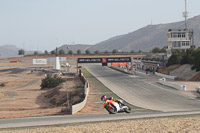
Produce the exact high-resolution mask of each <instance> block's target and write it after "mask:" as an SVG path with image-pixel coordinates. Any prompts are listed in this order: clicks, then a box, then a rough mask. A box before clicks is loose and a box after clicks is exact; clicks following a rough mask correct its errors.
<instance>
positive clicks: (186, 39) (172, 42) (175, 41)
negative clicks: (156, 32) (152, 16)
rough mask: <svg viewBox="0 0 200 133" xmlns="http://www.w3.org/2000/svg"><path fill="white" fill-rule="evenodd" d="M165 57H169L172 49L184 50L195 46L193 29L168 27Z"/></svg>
mask: <svg viewBox="0 0 200 133" xmlns="http://www.w3.org/2000/svg"><path fill="white" fill-rule="evenodd" d="M167 35H168V49H167V57H170V56H171V55H172V53H173V50H186V49H189V48H195V46H194V34H193V30H185V29H184V30H183V29H169V30H168V34H167Z"/></svg>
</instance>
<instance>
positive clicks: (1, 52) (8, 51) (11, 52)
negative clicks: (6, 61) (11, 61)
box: [0, 45, 19, 58]
mask: <svg viewBox="0 0 200 133" xmlns="http://www.w3.org/2000/svg"><path fill="white" fill-rule="evenodd" d="M18 50H19V48H17V47H16V46H14V45H3V46H0V58H1V57H17V56H18Z"/></svg>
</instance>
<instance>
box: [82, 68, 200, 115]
mask: <svg viewBox="0 0 200 133" xmlns="http://www.w3.org/2000/svg"><path fill="white" fill-rule="evenodd" d="M84 67H85V68H86V69H87V70H88V71H89V72H90V73H92V74H93V75H94V76H95V77H96V78H97V79H98V80H100V81H101V82H102V83H103V84H104V85H105V86H107V87H108V88H109V89H110V90H111V91H113V92H114V93H115V94H117V95H118V96H119V97H120V98H122V99H124V100H125V101H127V102H128V103H130V104H132V105H135V106H139V107H142V108H146V109H151V110H158V111H163V112H169V111H192V110H200V100H196V99H189V98H186V97H183V96H181V95H179V94H177V93H176V92H175V90H173V89H165V88H162V87H160V86H157V85H155V84H153V83H152V82H146V81H145V80H144V78H145V77H144V75H143V76H142V75H138V76H137V77H134V76H130V75H127V74H123V73H121V72H118V71H115V70H112V69H110V68H108V67H103V66H101V65H85V66H84ZM150 78H151V77H150ZM152 78H153V77H152Z"/></svg>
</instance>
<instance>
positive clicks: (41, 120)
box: [0, 111, 200, 129]
mask: <svg viewBox="0 0 200 133" xmlns="http://www.w3.org/2000/svg"><path fill="white" fill-rule="evenodd" d="M191 114H200V111H194V112H167V113H161V112H156V113H130V114H126V113H121V114H114V115H110V114H97V115H75V116H73V115H68V116H67V115H60V116H44V117H26V118H13V119H0V129H3V128H17V127H32V126H47V125H60V124H70V123H85V122H99V121H111V120H128V119H138V118H139V119H141V118H154V117H164V116H178V115H191Z"/></svg>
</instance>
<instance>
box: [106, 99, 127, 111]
mask: <svg viewBox="0 0 200 133" xmlns="http://www.w3.org/2000/svg"><path fill="white" fill-rule="evenodd" d="M104 108H105V109H106V110H107V111H108V112H109V113H110V114H116V113H120V112H126V113H130V112H131V108H130V107H129V106H127V105H124V104H123V103H122V102H120V101H117V102H115V101H113V100H107V101H106V102H105V104H104Z"/></svg>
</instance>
